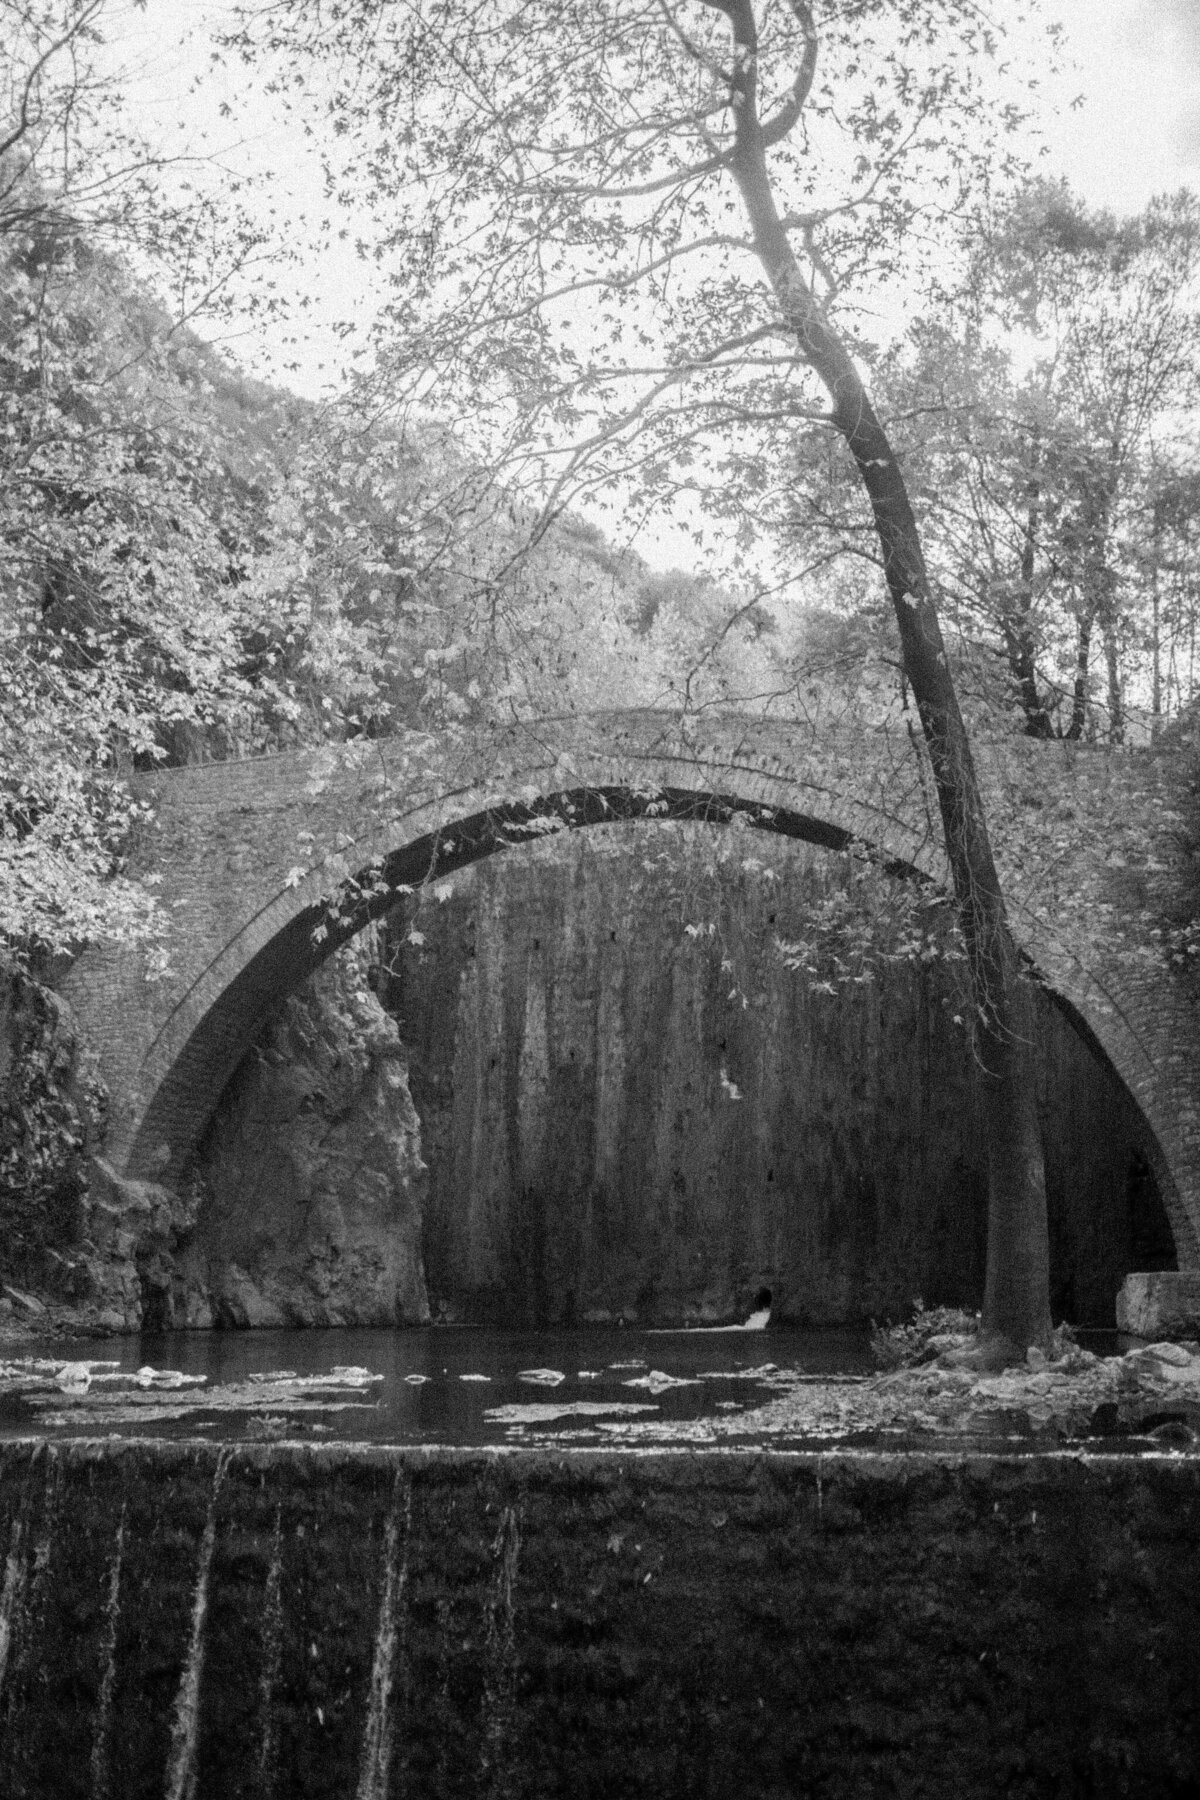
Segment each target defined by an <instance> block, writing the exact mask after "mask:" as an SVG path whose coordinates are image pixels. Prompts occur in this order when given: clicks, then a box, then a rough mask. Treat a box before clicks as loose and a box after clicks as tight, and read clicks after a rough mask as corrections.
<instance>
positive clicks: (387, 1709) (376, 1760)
mask: <svg viewBox="0 0 1200 1800" xmlns="http://www.w3.org/2000/svg"><path fill="white" fill-rule="evenodd" d="M402 1499H403V1508H402V1507H401V1501H402ZM401 1510H403V1515H404V1519H403V1530H402V1529H401V1517H400V1515H401ZM411 1526H412V1482H411V1480H410V1479H409V1478H408V1477H407V1475H405V1473H404V1472H403V1471H402V1470H397V1471H396V1480H395V1484H394V1487H393V1491H392V1505H391V1510H390V1512H389V1513H388V1517H387V1524H386V1526H385V1527H384V1534H383V1581H382V1586H381V1592H380V1598H379V1624H378V1627H377V1629H376V1632H375V1653H374V1656H373V1658H372V1663H371V1692H370V1698H369V1700H368V1702H367V1723H366V1730H365V1732H364V1734H363V1754H362V1770H361V1773H360V1775H359V1778H358V1792H357V1800H387V1794H388V1775H389V1771H390V1768H391V1761H392V1740H393V1735H394V1730H395V1718H394V1714H393V1710H392V1694H393V1691H394V1688H395V1678H396V1650H397V1645H398V1643H399V1640H400V1638H401V1636H402V1625H403V1614H402V1606H403V1600H404V1589H405V1586H406V1585H407V1581H408V1545H409V1535H410V1531H411ZM401 1540H403V1550H401Z"/></svg>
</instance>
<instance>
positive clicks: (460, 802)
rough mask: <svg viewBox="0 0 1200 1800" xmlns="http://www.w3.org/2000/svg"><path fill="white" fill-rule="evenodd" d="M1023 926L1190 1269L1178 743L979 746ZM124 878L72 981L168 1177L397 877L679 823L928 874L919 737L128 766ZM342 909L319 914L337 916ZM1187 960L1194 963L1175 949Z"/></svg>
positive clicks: (795, 734)
mask: <svg viewBox="0 0 1200 1800" xmlns="http://www.w3.org/2000/svg"><path fill="white" fill-rule="evenodd" d="M976 761H977V765H978V767H979V772H980V777H981V781H982V785H983V788H984V792H985V796H986V802H987V805H988V807H989V818H990V821H991V824H992V831H993V837H994V840H995V843H996V848H997V854H998V861H999V863H1000V865H1001V874H1002V879H1003V881H1004V884H1005V892H1006V895H1007V897H1008V903H1009V908H1010V913H1011V917H1012V923H1013V929H1014V932H1015V935H1016V937H1017V939H1018V941H1019V942H1020V944H1021V946H1022V948H1023V950H1024V951H1025V952H1026V954H1027V955H1028V957H1029V959H1030V960H1031V962H1032V964H1033V965H1034V967H1035V968H1036V970H1037V971H1038V973H1039V975H1040V976H1041V978H1042V980H1043V981H1044V982H1045V984H1046V986H1047V987H1048V988H1049V990H1050V991H1051V993H1052V994H1053V995H1054V996H1055V997H1056V998H1057V999H1058V1001H1059V1002H1060V1004H1062V1005H1063V1006H1064V1007H1065V1008H1066V1009H1067V1010H1068V1011H1069V1012H1070V1014H1071V1016H1072V1018H1073V1021H1074V1023H1075V1024H1076V1026H1077V1028H1078V1029H1080V1030H1081V1032H1082V1033H1083V1034H1084V1035H1085V1036H1086V1037H1088V1038H1089V1039H1090V1040H1091V1041H1092V1043H1093V1045H1094V1046H1098V1047H1099V1049H1100V1050H1101V1052H1102V1053H1103V1055H1104V1056H1106V1057H1107V1059H1108V1060H1109V1062H1110V1063H1111V1065H1112V1067H1113V1068H1114V1070H1115V1071H1116V1073H1117V1075H1118V1076H1119V1077H1120V1079H1121V1080H1122V1081H1123V1082H1124V1084H1125V1086H1126V1087H1127V1089H1128V1090H1129V1092H1130V1094H1131V1095H1132V1096H1133V1098H1134V1100H1135V1102H1136V1104H1137V1106H1138V1108H1139V1109H1140V1114H1141V1117H1142V1119H1143V1121H1144V1124H1145V1150H1146V1154H1147V1156H1148V1158H1149V1160H1150V1163H1151V1166H1152V1167H1153V1169H1154V1171H1155V1174H1156V1177H1157V1179H1158V1182H1159V1187H1160V1189H1161V1191H1162V1194H1163V1198H1164V1202H1165V1205H1166V1208H1167V1212H1168V1216H1169V1218H1170V1221H1171V1225H1172V1229H1173V1231H1174V1234H1175V1239H1176V1246H1177V1251H1178V1258H1179V1265H1180V1267H1181V1268H1184V1267H1191V1268H1195V1267H1200V980H1198V979H1197V974H1196V972H1195V971H1194V970H1193V967H1192V965H1191V962H1190V961H1189V960H1188V958H1187V956H1186V953H1185V952H1184V951H1181V950H1180V948H1179V945H1178V941H1177V940H1172V937H1171V927H1172V925H1173V924H1175V925H1178V923H1179V922H1180V921H1182V920H1184V919H1186V918H1187V917H1189V916H1190V909H1189V907H1188V894H1189V883H1194V881H1195V874H1194V869H1193V852H1192V850H1191V848H1190V844H1191V840H1190V837H1189V829H1190V821H1189V810H1190V808H1191V807H1192V806H1193V805H1194V796H1195V787H1196V784H1195V766H1196V765H1195V758H1194V755H1193V752H1192V750H1191V748H1190V746H1189V745H1188V744H1186V743H1185V744H1183V745H1175V746H1174V747H1172V748H1169V749H1165V750H1162V751H1159V752H1156V753H1150V752H1146V751H1140V752H1118V751H1111V750H1106V749H1101V748H1096V747H1092V746H1084V745H1073V744H1061V743H1056V744H1043V743H1036V742H1033V741H1032V740H1029V739H1025V738H1016V739H1007V738H1005V739H1001V740H993V741H987V740H979V741H977V743H976ZM135 786H136V787H137V789H138V792H139V796H140V798H141V799H142V800H143V801H144V802H145V803H146V805H147V807H148V808H149V811H148V814H147V817H146V819H145V822H144V824H143V825H142V826H141V827H140V828H139V831H138V834H137V837H136V839H135V842H134V844H133V846H132V852H131V858H130V867H131V870H132V872H134V873H136V874H141V875H153V876H154V877H156V878H157V880H158V882H159V888H158V892H159V895H160V897H161V902H162V909H163V914H164V917H165V919H166V921H167V924H166V929H165V936H164V939H163V942H162V944H161V945H160V946H158V947H157V949H158V952H160V953H165V959H166V970H165V973H164V972H163V971H162V969H161V966H158V967H156V963H157V964H159V965H161V962H162V954H157V955H156V954H154V953H152V952H151V951H147V949H146V948H144V947H121V948H114V947H97V948H93V949H90V950H88V951H87V952H86V953H85V954H84V955H83V956H81V957H80V959H79V960H78V961H77V962H76V964H75V965H74V966H73V968H72V969H71V970H70V972H69V974H68V975H67V977H66V978H65V981H64V983H63V989H64V992H65V994H66V996H67V998H68V999H69V1001H70V1002H71V1005H72V1007H73V1008H74V1011H75V1014H76V1018H77V1021H78V1026H79V1030H80V1035H81V1039H82V1043H83V1046H84V1048H85V1051H86V1052H88V1053H90V1055H91V1056H92V1057H93V1058H94V1062H95V1066H96V1071H97V1073H98V1074H99V1075H100V1077H101V1079H102V1080H103V1081H104V1082H105V1084H106V1086H107V1088H108V1090H109V1094H110V1097H111V1114H110V1124H109V1135H108V1139H107V1145H106V1155H107V1156H108V1158H109V1160H110V1162H111V1163H112V1165H113V1166H114V1168H115V1169H116V1170H117V1172H118V1173H121V1174H125V1175H130V1176H135V1177H144V1178H153V1179H157V1180H162V1181H166V1182H168V1183H169V1182H170V1181H171V1179H172V1177H173V1176H174V1175H176V1174H177V1173H178V1172H179V1170H180V1169H181V1168H182V1166H183V1164H184V1163H185V1162H186V1159H187V1156H188V1154H189V1152H190V1151H191V1149H192V1148H193V1146H194V1144H195V1143H196V1141H197V1139H198V1137H199V1136H200V1134H201V1132H202V1131H203V1129H204V1126H205V1124H206V1123H207V1121H208V1119H209V1117H210V1115H211V1113H212V1110H213V1108H214V1106H215V1105H216V1102H217V1100H218V1098H219V1096H220V1094H221V1091H222V1089H223V1088H224V1086H225V1084H226V1082H227V1081H228V1079H229V1077H230V1075H231V1074H232V1073H233V1070H234V1069H235V1068H236V1066H237V1064H238V1062H239V1061H240V1060H241V1058H242V1056H243V1055H244V1053H245V1052H246V1050H247V1049H248V1047H249V1046H250V1044H251V1042H252V1041H253V1039H254V1037H255V1035H256V1033H257V1032H258V1030H259V1028H260V1027H261V1025H262V1024H263V1022H264V1020H265V1019H266V1018H267V1017H268V1016H269V1015H270V1013H271V1012H272V1011H273V1010H274V1009H275V1008H276V1007H277V1006H278V1005H279V1004H280V1002H281V1001H282V1000H283V998H284V997H285V996H286V995H287V994H288V993H289V992H290V991H291V990H292V989H293V988H295V987H296V986H297V985H298V984H299V983H300V982H301V981H302V980H304V978H305V977H306V976H308V975H309V974H310V973H311V972H312V971H313V969H314V968H316V966H317V965H318V964H319V963H320V962H321V961H323V960H324V958H325V957H326V956H328V955H329V954H330V953H331V952H332V951H333V950H334V949H335V948H336V947H337V946H338V945H339V944H340V943H343V942H345V941H346V939H347V938H348V937H349V936H351V935H352V934H353V933H354V932H355V931H357V930H359V929H361V928H362V926H363V925H364V924H366V923H367V922H368V920H369V919H371V918H373V917H376V916H378V915H379V914H381V913H382V912H384V911H385V910H387V908H388V906H389V905H390V904H392V903H393V901H394V898H395V894H396V890H397V888H399V887H401V886H402V885H405V884H409V885H414V884H417V883H420V882H421V881H423V880H426V879H428V878H429V877H431V876H437V875H441V874H446V873H448V872H450V871H452V870H453V869H455V868H457V867H461V866H463V865H464V864H466V863H468V862H471V861H474V860H476V859H478V858H479V857H481V856H484V855H488V854H490V853H492V852H495V851H497V850H502V849H504V848H506V847H507V846H510V845H514V844H519V843H521V842H522V841H528V839H529V838H530V837H531V836H532V835H534V834H538V833H541V832H543V831H545V830H547V829H555V828H561V827H564V826H565V827H567V828H575V827H579V826H592V825H604V824H612V823H614V822H616V821H619V820H621V819H628V818H635V817H648V818H676V819H678V818H689V819H701V820H709V821H711V822H713V823H714V824H726V825H729V824H734V825H739V826H741V827H742V828H745V829H750V830H769V831H775V832H781V833H783V834H785V835H787V836H791V837H798V838H803V839H807V840H809V841H811V842H815V843H817V844H820V845H825V846H827V847H829V848H831V849H835V850H838V849H840V850H851V851H854V852H856V853H858V854H864V855H872V856H875V857H878V858H882V859H883V860H884V861H885V862H892V863H895V864H897V865H899V866H903V867H904V868H906V869H916V870H918V871H920V872H921V873H923V874H924V875H926V876H928V877H931V878H933V879H935V880H941V879H943V878H944V874H945V869H944V859H943V856H942V852H941V849H940V829H939V827H938V824H937V816H936V808H935V805H934V800H933V793H932V782H931V779H930V775H929V769H928V764H927V759H926V755H925V751H924V747H923V744H922V743H921V740H920V737H919V733H917V732H916V731H915V730H914V729H913V728H912V727H911V726H910V725H909V724H908V723H907V722H906V721H905V720H904V719H900V720H899V721H897V720H895V719H892V720H889V721H887V722H883V723H877V724H875V725H873V726H868V725H864V724H863V723H862V722H861V721H853V722H849V723H848V722H846V721H845V720H837V719H831V718H824V719H820V720H817V721H815V722H812V723H796V722H788V723H782V722H773V721H764V720H761V719H758V720H755V719H749V718H745V717H740V716H734V715H728V714H725V715H719V714H717V715H703V716H701V717H699V718H688V717H684V718H680V717H679V716H678V715H675V714H673V715H667V714H665V713H655V712H649V711H637V712H635V711H626V712H610V713H603V714H589V715H580V716H575V717H571V718H553V719H538V720H532V721H526V722H522V723H514V724H512V725H509V726H492V727H475V726H473V727H472V728H471V729H470V730H469V731H468V730H455V731H451V732H448V733H445V734H442V735H439V736H436V737H435V736H431V735H423V734H418V733H404V734H398V735H397V736H396V737H394V738H390V739H386V740H381V741H368V740H358V741H355V742H352V743H350V744H346V745H340V746H336V747H318V748H315V749H310V750H305V751H297V752H294V753H288V754H282V755H275V756H268V757H262V758H257V759H250V760H246V761H240V762H224V763H210V764H205V765H201V766H198V767H191V768H185V769H174V770H169V771H165V772H162V773H159V774H156V775H150V776H141V777H138V778H136V781H135ZM331 903H332V909H331ZM1180 956H1182V958H1183V960H1182V961H1180V960H1178V958H1179V957H1180Z"/></svg>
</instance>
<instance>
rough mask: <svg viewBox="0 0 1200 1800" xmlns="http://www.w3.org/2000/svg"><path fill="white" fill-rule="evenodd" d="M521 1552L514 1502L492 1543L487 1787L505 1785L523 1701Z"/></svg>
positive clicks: (485, 1741) (491, 1790)
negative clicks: (518, 1595)
mask: <svg viewBox="0 0 1200 1800" xmlns="http://www.w3.org/2000/svg"><path fill="white" fill-rule="evenodd" d="M520 1554H521V1530H520V1525H519V1522H518V1519H517V1514H516V1512H515V1510H514V1508H513V1507H511V1506H506V1507H505V1508H504V1511H503V1513H502V1514H501V1516H500V1529H499V1530H498V1531H497V1533H496V1536H495V1539H494V1540H493V1543H492V1555H493V1557H494V1558H495V1563H496V1567H495V1573H494V1575H493V1577H492V1593H491V1599H490V1601H489V1603H488V1616H487V1679H486V1684H485V1688H484V1730H483V1753H482V1767H481V1771H480V1772H481V1774H482V1776H483V1778H484V1780H485V1782H486V1783H487V1787H486V1789H485V1791H486V1792H488V1793H491V1794H500V1793H502V1792H503V1788H504V1771H505V1760H506V1752H507V1748H508V1742H509V1737H510V1731H511V1726H512V1722H513V1715H514V1713H515V1711H516V1702H517V1629H516V1627H517V1617H516V1607H515V1604H514V1601H513V1588H514V1586H515V1584H516V1579H517V1563H518V1560H519V1558H520Z"/></svg>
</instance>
